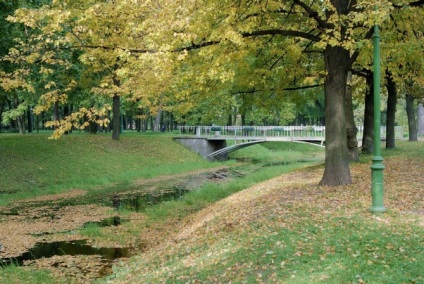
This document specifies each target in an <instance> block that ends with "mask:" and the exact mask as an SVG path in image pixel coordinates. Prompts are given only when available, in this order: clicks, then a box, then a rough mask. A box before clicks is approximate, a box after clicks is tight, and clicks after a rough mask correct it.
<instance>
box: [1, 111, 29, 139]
mask: <svg viewBox="0 0 424 284" xmlns="http://www.w3.org/2000/svg"><path fill="white" fill-rule="evenodd" d="M0 117H1V116H0ZM27 122H28V133H32V112H31V108H30V107H28V108H27Z"/></svg>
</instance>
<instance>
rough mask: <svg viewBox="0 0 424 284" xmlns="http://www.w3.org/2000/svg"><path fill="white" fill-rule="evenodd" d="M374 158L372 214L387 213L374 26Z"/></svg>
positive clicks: (376, 29)
mask: <svg viewBox="0 0 424 284" xmlns="http://www.w3.org/2000/svg"><path fill="white" fill-rule="evenodd" d="M373 42H374V157H373V159H372V165H371V177H372V206H371V212H374V213H378V212H385V211H386V208H384V204H383V170H384V165H383V157H382V156H381V137H380V34H379V32H378V25H377V24H376V25H374V34H373Z"/></svg>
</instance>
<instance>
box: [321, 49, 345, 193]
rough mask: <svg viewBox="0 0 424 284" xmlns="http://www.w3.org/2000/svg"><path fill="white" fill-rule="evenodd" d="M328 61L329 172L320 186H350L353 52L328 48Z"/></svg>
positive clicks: (325, 174)
mask: <svg viewBox="0 0 424 284" xmlns="http://www.w3.org/2000/svg"><path fill="white" fill-rule="evenodd" d="M324 60H325V68H326V71H327V75H326V77H325V84H324V93H325V117H326V132H325V169H324V175H323V177H322V179H321V181H320V185H327V186H337V185H347V184H350V183H352V179H351V176H350V169H349V158H348V153H347V133H346V115H345V108H344V103H345V94H346V80H347V71H348V65H349V53H348V51H346V50H345V49H343V48H341V47H337V46H327V47H326V49H325V51H324Z"/></svg>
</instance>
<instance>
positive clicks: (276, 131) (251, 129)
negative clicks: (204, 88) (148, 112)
mask: <svg viewBox="0 0 424 284" xmlns="http://www.w3.org/2000/svg"><path fill="white" fill-rule="evenodd" d="M357 128H358V134H357V138H358V139H362V135H363V129H364V127H363V126H357ZM178 129H179V132H180V135H194V136H197V137H217V136H224V137H226V138H229V139H231V138H235V139H237V138H241V137H251V138H252V139H253V138H255V139H260V138H261V137H263V138H269V137H273V138H289V137H296V138H305V139H307V138H311V139H318V138H321V139H324V138H325V126H315V125H312V126H179V127H178ZM380 135H381V138H382V139H384V138H385V137H386V127H385V126H382V127H381V129H380ZM395 138H396V139H401V138H403V127H402V126H396V127H395Z"/></svg>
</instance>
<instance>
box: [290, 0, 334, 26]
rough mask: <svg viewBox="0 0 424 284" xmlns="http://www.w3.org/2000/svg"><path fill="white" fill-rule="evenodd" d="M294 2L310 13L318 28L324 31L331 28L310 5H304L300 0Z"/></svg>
mask: <svg viewBox="0 0 424 284" xmlns="http://www.w3.org/2000/svg"><path fill="white" fill-rule="evenodd" d="M293 2H294V3H295V4H297V5H299V6H300V7H302V8H303V9H304V10H305V11H306V13H308V15H309V17H311V18H313V19H314V20H315V21H316V22H317V23H318V27H320V28H322V29H324V28H329V27H330V26H329V24H328V23H327V22H326V21H324V20H323V19H321V17H320V16H319V14H318V12H317V11H315V10H314V9H312V8H311V7H310V6H309V5H307V4H305V3H303V2H302V1H300V0H294V1H293Z"/></svg>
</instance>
